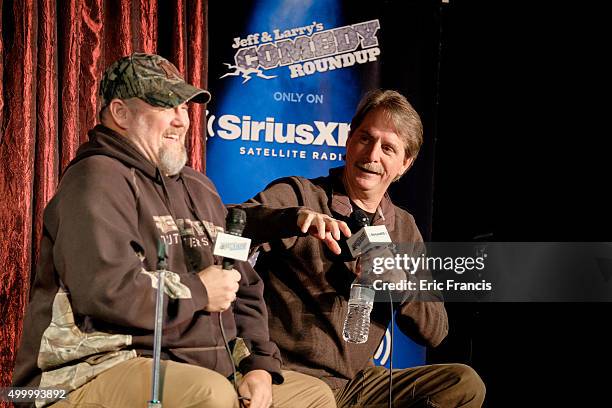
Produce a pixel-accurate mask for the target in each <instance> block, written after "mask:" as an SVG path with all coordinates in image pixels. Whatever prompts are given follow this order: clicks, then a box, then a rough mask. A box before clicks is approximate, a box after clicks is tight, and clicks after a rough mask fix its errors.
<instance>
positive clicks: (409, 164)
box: [397, 156, 415, 178]
mask: <svg viewBox="0 0 612 408" xmlns="http://www.w3.org/2000/svg"><path fill="white" fill-rule="evenodd" d="M414 158H415V157H414V156H412V157H406V158H405V159H404V164H402V167H401V169H400V173H399V174H398V176H397V177H398V178H399V177H401V176H403V175H404V174H406V172H407V171H408V169H410V167H412V164H413V163H414Z"/></svg>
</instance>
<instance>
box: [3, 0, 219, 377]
mask: <svg viewBox="0 0 612 408" xmlns="http://www.w3.org/2000/svg"><path fill="white" fill-rule="evenodd" d="M207 12H208V4H207V0H58V1H55V0H38V1H36V0H14V1H7V0H0V33H1V35H0V125H1V126H2V133H1V139H0V163H2V164H1V166H0V220H1V225H2V238H3V239H2V240H1V241H0V265H1V268H0V319H2V325H1V328H0V386H6V385H8V384H9V383H10V380H11V372H12V369H13V364H14V357H15V352H16V348H17V346H18V342H19V339H20V336H21V330H22V317H23V314H24V311H25V306H26V304H27V300H28V294H29V287H30V278H31V275H30V274H31V271H33V270H34V269H33V265H35V263H36V259H37V256H38V242H39V240H40V236H41V228H42V223H41V218H42V212H43V209H44V207H45V205H46V203H47V202H48V201H49V199H50V198H51V197H52V195H53V193H54V192H55V189H56V187H57V183H58V180H59V176H60V174H61V171H62V170H63V169H64V168H65V167H66V165H67V164H68V162H69V161H70V160H71V159H72V158H73V157H74V155H75V152H76V150H77V148H78V146H79V145H80V144H81V143H82V142H84V141H85V140H86V139H87V130H89V129H90V128H92V127H93V126H94V124H95V123H96V114H97V81H98V79H99V78H100V76H101V74H102V72H103V70H104V68H105V67H106V66H108V65H109V64H110V63H111V62H112V61H114V60H115V59H117V58H119V57H121V56H123V55H127V54H130V53H132V52H150V53H151V52H152V53H157V54H160V55H162V56H164V57H166V58H168V59H169V60H170V61H172V62H173V63H174V64H175V65H176V66H177V67H178V68H179V70H180V71H181V72H182V73H183V75H184V76H185V78H186V80H187V81H188V82H190V83H192V84H194V85H197V86H201V87H206V86H207V81H206V72H207V69H208V64H207V54H208V42H207V32H206V22H207ZM204 121H205V112H204V110H203V108H202V107H201V106H200V105H195V104H194V106H192V108H191V123H192V124H191V130H190V134H189V135H188V138H187V147H188V152H189V158H190V165H191V166H192V167H194V168H196V169H197V170H200V171H204V168H205V162H204V158H205V155H204V149H205V143H204V140H205V139H204V131H205V129H206V126H205V123H204Z"/></svg>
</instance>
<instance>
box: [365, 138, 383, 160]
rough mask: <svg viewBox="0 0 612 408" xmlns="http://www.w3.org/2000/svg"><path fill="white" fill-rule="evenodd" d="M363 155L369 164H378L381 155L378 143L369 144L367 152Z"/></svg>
mask: <svg viewBox="0 0 612 408" xmlns="http://www.w3.org/2000/svg"><path fill="white" fill-rule="evenodd" d="M365 153H366V157H367V158H368V160H369V161H370V162H378V161H379V160H380V153H381V147H380V143H378V142H375V143H370V144H369V145H368V150H367V151H366V152H365Z"/></svg>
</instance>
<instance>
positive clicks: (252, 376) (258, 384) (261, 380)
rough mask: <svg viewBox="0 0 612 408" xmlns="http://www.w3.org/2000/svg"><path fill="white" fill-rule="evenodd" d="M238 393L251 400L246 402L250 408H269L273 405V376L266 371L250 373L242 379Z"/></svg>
mask: <svg viewBox="0 0 612 408" xmlns="http://www.w3.org/2000/svg"><path fill="white" fill-rule="evenodd" d="M238 393H239V394H240V396H242V397H247V398H250V401H248V400H247V401H245V406H247V407H249V408H269V407H270V406H271V405H272V376H271V375H270V373H268V372H267V371H265V370H253V371H249V372H248V373H246V374H245V375H244V377H242V382H241V383H240V386H239V387H238Z"/></svg>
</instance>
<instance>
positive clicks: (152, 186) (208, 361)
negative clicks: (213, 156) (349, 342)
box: [13, 54, 335, 408]
mask: <svg viewBox="0 0 612 408" xmlns="http://www.w3.org/2000/svg"><path fill="white" fill-rule="evenodd" d="M100 98H101V110H100V114H99V117H100V122H101V124H100V125H97V126H96V127H95V128H94V129H92V130H91V131H90V132H89V141H88V142H86V143H85V144H83V145H82V146H81V147H80V148H79V150H78V152H77V155H76V157H75V159H74V160H73V161H72V162H71V163H70V164H69V166H68V168H67V169H66V171H65V173H64V175H63V177H62V180H61V183H60V185H59V187H58V190H57V193H56V195H55V196H54V197H53V199H52V200H51V201H50V202H49V204H48V206H47V208H46V209H45V213H44V231H43V238H42V243H41V252H40V262H39V265H38V267H37V271H36V278H35V281H34V284H33V287H32V292H31V298H30V304H29V306H28V310H27V313H26V317H25V321H24V330H23V338H22V343H21V347H20V350H19V353H18V356H17V361H16V367H15V371H14V377H13V385H14V386H18V387H25V386H28V387H40V388H42V387H50V388H53V389H64V390H66V395H65V397H66V398H65V399H62V400H59V401H58V400H57V399H47V400H37V401H36V406H46V405H49V404H54V405H53V406H57V407H62V406H66V407H67V406H92V407H93V406H95V407H138V406H145V403H146V401H147V400H148V399H149V398H150V394H149V390H150V388H151V370H152V367H151V366H152V364H151V361H152V359H151V358H150V356H151V355H152V348H153V328H154V317H155V293H156V288H157V275H156V274H155V273H154V271H155V270H156V269H157V268H158V265H157V261H158V260H157V245H158V241H159V240H162V241H163V242H164V243H165V244H166V247H167V251H168V258H167V263H168V266H167V268H166V269H167V272H166V277H165V290H164V294H165V303H164V304H165V307H164V309H163V311H164V320H163V327H164V332H163V343H162V360H163V363H162V378H163V386H162V398H161V400H162V402H163V403H164V404H165V405H166V406H168V407H171V406H172V407H221V408H222V407H235V406H238V398H237V394H236V392H235V391H234V388H233V387H232V385H231V383H230V382H229V381H228V379H227V378H228V377H229V376H230V374H231V373H232V367H231V362H230V360H229V357H228V356H227V354H226V351H225V347H224V343H223V340H222V335H221V333H222V330H221V329H222V327H221V326H220V324H221V318H220V317H221V316H222V317H223V320H222V321H223V328H224V331H225V333H226V334H227V337H228V339H229V340H230V343H234V342H236V343H237V344H239V345H242V346H243V347H242V353H240V354H241V355H240V358H238V359H239V361H238V362H237V363H238V365H239V371H240V374H241V377H242V380H241V382H240V386H239V392H240V394H241V395H242V396H244V397H247V399H245V401H248V402H246V404H247V405H249V406H250V407H252V408H258V407H259V408H261V407H263V408H267V407H268V406H270V405H271V403H272V401H273V402H274V406H275V407H277V408H278V407H282V406H287V407H289V406H291V407H298V406H299V407H302V406H303V407H311V406H312V407H315V406H335V403H334V397H333V395H332V394H331V391H329V388H328V387H326V386H325V384H324V383H323V382H321V381H320V380H318V379H313V378H311V377H307V376H304V375H302V374H298V373H295V372H289V371H281V360H280V357H279V351H278V348H277V347H276V345H275V344H274V343H272V342H271V341H270V339H269V334H268V328H267V316H266V307H265V304H264V302H263V297H262V294H263V284H262V281H261V279H260V278H259V276H258V275H257V274H256V273H255V272H254V271H253V269H252V268H251V267H250V266H249V264H248V263H246V262H237V263H236V265H235V269H232V270H221V266H220V265H219V263H220V261H221V260H220V259H219V257H216V256H214V255H213V252H212V247H213V244H214V242H215V239H216V236H217V233H218V232H219V231H221V230H223V228H224V226H225V215H226V210H225V208H224V206H223V204H222V202H221V199H220V198H219V196H218V194H217V192H216V190H215V187H214V185H213V184H212V182H211V181H210V180H209V179H208V178H207V177H206V176H204V175H203V174H201V173H199V172H196V171H195V170H193V169H191V168H189V167H185V163H186V161H187V154H186V150H185V146H184V142H185V134H186V133H187V130H188V128H189V115H188V109H187V103H188V102H190V101H192V102H198V103H207V102H208V101H209V100H210V94H209V93H208V92H207V91H205V90H202V89H199V88H196V87H194V86H192V85H189V84H187V83H186V82H185V81H184V80H183V79H182V78H181V76H180V74H179V73H178V71H177V69H176V68H175V67H174V65H172V64H171V63H170V62H168V61H167V60H165V59H163V58H162V57H160V56H157V55H150V54H133V55H130V56H128V57H124V58H121V59H120V60H118V61H116V62H115V63H113V64H112V65H111V66H110V67H109V68H108V69H107V70H106V72H105V74H104V77H103V79H102V81H101V83H100ZM237 338H240V339H239V340H236V339H237ZM234 354H235V356H236V355H237V354H238V353H236V352H235V353H234ZM283 381H284V383H283ZM273 383H274V384H276V385H272V384H273ZM281 383H283V384H282V385H279V384H281ZM296 397H297V398H296Z"/></svg>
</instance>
